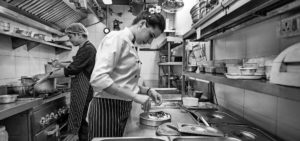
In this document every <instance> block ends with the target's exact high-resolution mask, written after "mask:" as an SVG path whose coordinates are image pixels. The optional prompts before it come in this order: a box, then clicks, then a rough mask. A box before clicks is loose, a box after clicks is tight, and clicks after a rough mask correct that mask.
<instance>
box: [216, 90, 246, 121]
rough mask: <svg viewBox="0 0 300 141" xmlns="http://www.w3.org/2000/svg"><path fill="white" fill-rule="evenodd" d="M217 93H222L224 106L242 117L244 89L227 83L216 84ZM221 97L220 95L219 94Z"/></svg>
mask: <svg viewBox="0 0 300 141" xmlns="http://www.w3.org/2000/svg"><path fill="white" fill-rule="evenodd" d="M216 93H219V94H217V95H219V96H221V95H223V100H224V107H225V108H227V109H229V110H231V111H232V112H234V113H236V114H238V115H240V116H242V117H243V114H244V111H243V110H244V109H243V105H244V90H243V89H240V88H235V87H230V86H227V85H222V84H218V85H216ZM221 97H222V96H221Z"/></svg>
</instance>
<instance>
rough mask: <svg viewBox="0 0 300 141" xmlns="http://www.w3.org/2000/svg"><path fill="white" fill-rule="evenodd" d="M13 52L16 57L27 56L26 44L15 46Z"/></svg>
mask: <svg viewBox="0 0 300 141" xmlns="http://www.w3.org/2000/svg"><path fill="white" fill-rule="evenodd" d="M14 52H15V55H16V56H18V57H28V56H29V53H28V51H27V46H26V45H23V46H21V47H18V48H16V49H15V50H14Z"/></svg>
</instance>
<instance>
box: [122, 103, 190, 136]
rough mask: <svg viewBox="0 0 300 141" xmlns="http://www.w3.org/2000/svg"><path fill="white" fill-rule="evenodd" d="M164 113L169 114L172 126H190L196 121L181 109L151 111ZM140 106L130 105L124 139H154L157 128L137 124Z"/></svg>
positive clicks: (140, 111)
mask: <svg viewBox="0 0 300 141" xmlns="http://www.w3.org/2000/svg"><path fill="white" fill-rule="evenodd" d="M158 110H159V111H164V112H167V113H170V114H171V117H172V118H171V122H172V123H174V124H177V122H181V123H190V124H196V121H195V120H194V119H193V117H192V116H191V115H190V114H189V113H187V112H185V111H183V110H181V109H171V108H170V109H156V110H151V111H158ZM142 112H143V111H142V109H141V105H140V104H137V103H133V104H132V110H131V114H130V117H129V119H128V121H127V124H126V127H125V131H124V135H123V136H124V137H141V136H143V137H145V136H147V137H154V136H156V129H157V127H151V126H147V125H141V124H140V123H139V115H140V113H142Z"/></svg>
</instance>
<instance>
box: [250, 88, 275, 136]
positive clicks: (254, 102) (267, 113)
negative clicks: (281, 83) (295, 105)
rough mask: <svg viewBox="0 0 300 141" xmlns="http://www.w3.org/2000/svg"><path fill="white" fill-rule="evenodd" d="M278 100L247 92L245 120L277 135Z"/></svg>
mask: <svg viewBox="0 0 300 141" xmlns="http://www.w3.org/2000/svg"><path fill="white" fill-rule="evenodd" d="M276 112H277V98H276V97H274V96H271V95H267V94H262V93H257V92H253V91H248V90H246V91H245V104H244V114H245V118H246V119H248V120H249V121H251V122H253V123H255V124H256V125H258V126H260V127H262V128H264V129H266V130H268V131H269V132H271V133H273V134H275V131H276Z"/></svg>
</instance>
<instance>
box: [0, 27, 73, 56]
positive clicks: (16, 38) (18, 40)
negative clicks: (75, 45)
mask: <svg viewBox="0 0 300 141" xmlns="http://www.w3.org/2000/svg"><path fill="white" fill-rule="evenodd" d="M0 34H2V35H6V36H9V37H11V40H12V47H13V49H16V48H18V47H20V46H23V45H25V44H26V45H27V50H28V51H29V50H31V49H33V48H34V47H36V46H38V45H40V44H44V45H48V46H51V47H54V48H56V52H57V53H59V52H61V51H63V50H65V51H66V50H71V48H70V47H67V46H62V45H57V44H54V43H50V42H46V41H43V40H39V39H35V38H31V37H27V36H23V35H20V34H16V33H11V32H4V31H0Z"/></svg>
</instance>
